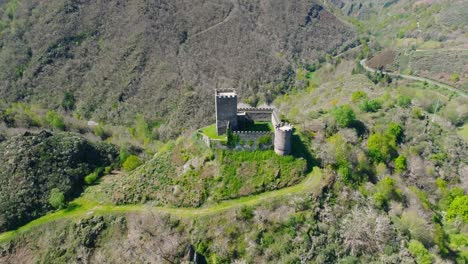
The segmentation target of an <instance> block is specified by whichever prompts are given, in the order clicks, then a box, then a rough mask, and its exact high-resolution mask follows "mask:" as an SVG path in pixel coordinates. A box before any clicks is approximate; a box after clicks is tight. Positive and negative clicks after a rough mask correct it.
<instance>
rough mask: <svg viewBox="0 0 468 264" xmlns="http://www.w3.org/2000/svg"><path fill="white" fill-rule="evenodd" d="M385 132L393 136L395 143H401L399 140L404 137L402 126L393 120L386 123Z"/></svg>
mask: <svg viewBox="0 0 468 264" xmlns="http://www.w3.org/2000/svg"><path fill="white" fill-rule="evenodd" d="M385 134H387V135H388V136H390V137H393V138H394V141H395V143H401V141H403V138H404V134H403V128H402V127H401V126H400V125H399V124H397V123H394V122H392V123H390V124H389V125H388V127H387V130H386V131H385Z"/></svg>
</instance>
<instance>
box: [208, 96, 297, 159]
mask: <svg viewBox="0 0 468 264" xmlns="http://www.w3.org/2000/svg"><path fill="white" fill-rule="evenodd" d="M215 106H216V133H217V134H218V136H220V135H223V134H226V133H228V130H229V132H230V133H232V135H233V136H234V137H235V138H236V139H237V141H238V142H241V143H242V142H243V144H237V145H238V146H239V147H242V146H243V145H245V142H251V144H248V145H250V146H252V145H253V144H252V143H253V142H257V143H258V145H262V144H263V145H264V146H266V147H268V146H267V145H268V143H267V142H265V141H266V140H265V138H269V146H270V147H271V144H273V147H274V150H275V152H276V153H277V154H278V155H282V156H283V155H289V154H291V137H292V133H293V127H292V126H291V125H290V124H288V123H284V122H281V120H280V119H279V115H278V112H277V111H276V110H275V109H274V108H255V107H247V108H238V106H237V94H236V91H235V90H234V89H221V90H216V91H215ZM256 122H262V123H268V122H271V125H272V127H273V129H272V130H273V131H271V130H270V129H266V130H258V127H256V126H255V123H256Z"/></svg>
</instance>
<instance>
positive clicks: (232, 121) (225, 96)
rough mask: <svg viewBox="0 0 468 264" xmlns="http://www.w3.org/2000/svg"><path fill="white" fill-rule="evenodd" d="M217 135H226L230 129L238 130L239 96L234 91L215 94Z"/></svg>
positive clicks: (228, 90) (220, 91)
mask: <svg viewBox="0 0 468 264" xmlns="http://www.w3.org/2000/svg"><path fill="white" fill-rule="evenodd" d="M215 100H216V101H215V105H216V133H217V134H218V136H219V135H222V134H225V133H226V130H227V128H228V125H229V126H230V129H233V130H234V129H237V94H236V91H235V90H234V89H221V90H216V92H215Z"/></svg>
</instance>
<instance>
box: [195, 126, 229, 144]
mask: <svg viewBox="0 0 468 264" xmlns="http://www.w3.org/2000/svg"><path fill="white" fill-rule="evenodd" d="M200 131H201V132H202V133H203V134H205V135H206V136H207V137H209V138H211V139H216V140H221V141H225V142H227V136H226V135H219V136H218V133H217V132H216V124H212V125H209V126H207V127H204V128H201V129H200Z"/></svg>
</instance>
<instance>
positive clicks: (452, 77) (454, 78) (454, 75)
mask: <svg viewBox="0 0 468 264" xmlns="http://www.w3.org/2000/svg"><path fill="white" fill-rule="evenodd" d="M450 81H452V82H458V81H460V74H458V73H456V72H454V73H452V74H451V75H450Z"/></svg>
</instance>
